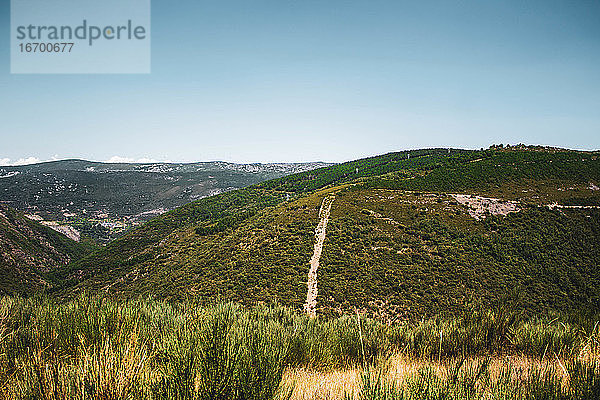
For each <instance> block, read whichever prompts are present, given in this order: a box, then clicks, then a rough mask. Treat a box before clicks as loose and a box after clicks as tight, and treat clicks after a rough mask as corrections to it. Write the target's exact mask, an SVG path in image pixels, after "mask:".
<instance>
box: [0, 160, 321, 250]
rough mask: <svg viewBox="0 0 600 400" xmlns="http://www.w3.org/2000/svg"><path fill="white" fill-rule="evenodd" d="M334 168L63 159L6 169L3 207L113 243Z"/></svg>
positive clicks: (0, 189) (0, 177) (1, 182)
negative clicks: (178, 212) (167, 218)
mask: <svg viewBox="0 0 600 400" xmlns="http://www.w3.org/2000/svg"><path fill="white" fill-rule="evenodd" d="M328 165H331V164H327V163H322V162H312V163H268V164H260V163H254V164H235V163H229V162H220V161H215V162H197V163H101V162H94V161H85V160H62V161H51V162H44V163H38V164H30V165H21V166H3V167H0V202H1V203H4V204H5V205H8V206H10V207H12V208H15V209H18V210H21V211H23V212H26V213H28V214H29V215H30V216H31V217H32V218H35V219H38V220H40V221H41V222H43V223H46V224H48V225H51V227H53V228H55V229H56V228H59V227H60V226H61V225H62V226H65V225H66V226H67V227H71V228H73V229H76V230H77V232H81V233H83V234H85V235H88V236H90V237H93V238H94V239H97V240H100V241H103V242H106V241H108V240H109V239H111V238H113V237H115V236H117V235H118V234H119V233H120V232H122V231H124V230H126V229H128V228H130V227H131V226H135V225H138V224H139V223H141V222H143V221H146V220H148V219H150V218H152V217H154V216H156V215H160V214H161V213H164V212H165V211H167V210H170V209H173V208H175V207H178V206H181V205H183V204H185V203H188V202H190V201H194V200H198V199H201V198H203V197H206V196H211V195H215V194H218V193H222V192H226V191H229V190H233V189H239V188H242V187H245V186H248V185H252V184H255V183H258V182H261V181H264V180H268V179H272V178H278V177H282V176H285V175H289V174H292V173H297V172H303V171H307V170H311V169H315V168H320V167H324V166H328ZM44 221H45V222H44ZM61 229H63V230H65V229H66V228H61Z"/></svg>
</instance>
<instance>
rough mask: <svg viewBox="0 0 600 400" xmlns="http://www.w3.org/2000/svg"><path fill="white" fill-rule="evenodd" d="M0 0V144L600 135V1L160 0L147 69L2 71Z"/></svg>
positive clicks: (51, 148) (144, 152)
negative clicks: (143, 71)
mask: <svg viewBox="0 0 600 400" xmlns="http://www.w3.org/2000/svg"><path fill="white" fill-rule="evenodd" d="M452 3H453V4H452ZM0 13H1V15H0V26H1V31H0V32H1V34H0V110H1V111H0V120H1V125H0V137H1V141H0V159H2V158H9V159H11V160H13V161H14V160H15V159H18V158H21V157H36V158H39V159H42V160H44V159H49V158H51V157H53V156H58V157H59V158H69V157H78V158H87V159H95V160H106V159H108V158H110V157H112V156H121V157H130V158H133V159H138V158H153V159H169V160H174V161H194V160H229V161H244V162H246V161H263V162H268V161H313V160H323V161H341V160H347V159H354V158H358V157H361V156H365V155H372V154H379V153H385V152H389V151H394V150H401V149H407V148H420V147H437V146H441V147H448V146H455V147H466V148H479V147H487V146H488V145H490V144H492V143H518V142H524V143H535V144H547V145H556V146H564V147H570V148H579V149H597V148H600V2H599V1H562V2H557V1H552V0H541V1H523V0H519V1H457V2H450V1H440V2H430V1H414V2H403V1H398V0H396V1H373V0H369V1H366V0H365V1H354V2H351V1H335V0H329V1H311V0H303V1H284V0H273V1H259V0H245V1H226V0H224V1H210V2H207V1H197V0H183V1H166V0H153V2H152V27H151V30H152V73H151V74H149V75H11V74H10V73H9V70H10V60H9V21H10V13H9V4H8V1H7V0H2V8H1V10H0Z"/></svg>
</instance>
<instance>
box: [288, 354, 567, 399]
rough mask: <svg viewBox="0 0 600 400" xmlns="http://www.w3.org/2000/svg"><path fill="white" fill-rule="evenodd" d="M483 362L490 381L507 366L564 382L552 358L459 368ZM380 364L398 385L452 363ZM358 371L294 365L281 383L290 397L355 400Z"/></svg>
mask: <svg viewBox="0 0 600 400" xmlns="http://www.w3.org/2000/svg"><path fill="white" fill-rule="evenodd" d="M454 362H456V360H455V361H454ZM483 362H488V363H489V364H488V371H489V376H490V378H491V379H492V380H493V381H494V380H498V379H499V378H500V376H501V374H502V373H503V372H505V371H506V368H508V367H509V368H510V369H511V375H512V376H513V377H514V379H515V380H517V379H518V380H523V381H525V380H527V379H528V378H529V377H530V375H531V373H532V371H545V372H547V373H551V374H555V375H557V376H558V377H560V379H561V380H562V381H563V384H565V385H566V384H568V379H569V378H568V373H567V372H566V370H564V369H563V368H562V367H561V365H564V361H560V362H559V361H558V359H556V358H555V359H552V358H548V359H545V360H539V359H535V358H530V357H524V356H502V357H494V358H489V359H486V358H483V357H478V358H470V359H468V360H465V361H464V363H463V364H462V368H465V369H470V370H476V369H477V368H478V367H479V366H480V365H481V364H482V363H483ZM381 365H382V366H383V367H384V370H385V371H386V377H387V378H388V379H389V380H390V381H392V382H395V383H396V384H397V385H398V387H400V386H402V385H403V384H404V382H405V381H406V380H407V379H408V378H410V377H411V376H415V375H416V374H418V372H419V371H420V370H422V369H423V368H425V367H428V368H431V369H433V371H434V372H435V374H436V375H438V376H439V377H441V378H444V379H445V378H447V377H448V375H449V373H450V369H451V368H452V362H434V361H427V360H422V359H417V358H413V357H410V356H407V355H403V354H395V355H393V356H391V357H390V358H388V359H387V360H385V361H383V362H382V363H381ZM362 371H363V370H362V369H361V368H358V367H357V368H353V369H344V370H335V371H316V370H307V369H304V368H295V369H288V370H287V371H286V372H285V374H284V376H283V381H282V382H283V384H284V385H286V386H293V387H294V390H293V393H292V397H291V400H325V399H327V400H333V399H344V395H345V394H348V395H350V396H351V398H354V399H358V398H359V393H360V388H361V373H362Z"/></svg>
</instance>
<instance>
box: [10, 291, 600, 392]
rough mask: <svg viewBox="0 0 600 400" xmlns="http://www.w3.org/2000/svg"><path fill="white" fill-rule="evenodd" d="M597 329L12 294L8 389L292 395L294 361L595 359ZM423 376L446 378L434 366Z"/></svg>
mask: <svg viewBox="0 0 600 400" xmlns="http://www.w3.org/2000/svg"><path fill="white" fill-rule="evenodd" d="M589 326H593V328H589ZM599 338H600V329H598V325H597V324H596V325H595V326H594V325H593V324H591V323H589V321H588V322H586V323H585V324H582V325H577V324H575V323H573V322H571V323H569V322H567V320H566V319H562V320H561V319H555V320H544V319H541V318H536V319H527V320H525V319H521V318H518V317H516V316H514V315H513V314H503V313H498V312H489V311H486V312H477V313H475V312H474V313H473V314H472V315H467V316H464V317H462V318H449V319H444V318H432V319H427V320H423V321H419V322H407V323H404V324H400V325H392V326H389V325H385V324H382V323H379V322H377V321H375V320H372V319H368V318H363V317H359V316H343V317H340V318H336V319H323V320H322V319H319V318H316V319H314V318H313V319H311V318H307V317H306V316H304V315H302V314H298V313H297V312H295V311H294V310H291V309H288V308H284V307H281V306H277V305H260V306H256V307H253V308H243V307H241V306H238V305H235V304H231V303H217V304H213V305H209V306H199V305H198V304H196V303H195V302H193V301H186V302H179V303H168V302H166V301H156V300H126V301H116V300H110V299H103V298H100V297H94V296H81V297H79V298H77V299H74V300H71V301H69V302H64V303H59V302H56V301H54V300H51V299H40V298H27V299H22V298H9V297H3V298H0V399H2V398H5V399H248V400H253V399H256V400H259V399H273V398H285V397H287V396H289V395H290V393H289V389H290V388H287V387H283V386H282V384H281V382H282V376H283V374H284V371H285V370H286V368H296V367H303V368H310V369H321V370H327V369H333V368H350V367H355V366H359V367H361V368H365V369H366V370H367V371H369V368H372V367H370V366H373V365H377V364H378V363H379V362H380V360H383V359H386V358H387V356H389V355H390V354H391V353H392V352H402V353H404V354H406V355H409V356H411V357H417V358H419V359H424V360H427V359H429V360H435V361H437V362H447V361H448V360H454V359H461V358H464V357H471V356H478V355H479V356H480V355H484V356H485V355H491V354H501V353H506V352H510V353H519V354H526V355H530V356H534V357H537V358H539V359H545V360H554V359H555V358H556V359H557V360H558V359H560V360H566V361H565V362H567V361H569V360H572V359H576V358H582V359H583V358H585V359H586V360H597V358H598V353H599V352H598V350H599V348H600V346H599V345H598V343H599ZM448 362H449V361H448ZM590 362H592V361H590ZM588 364H589V363H588ZM588 364H585V365H588ZM581 365H584V364H581ZM565 368H566V367H565ZM569 368H571V367H569ZM572 368H575V367H572ZM578 368H579V367H578ZM581 368H583V367H581ZM461 371H462V370H461ZM573 371H575V369H574V370H573ZM577 371H579V370H577ZM577 371H576V373H574V375H573V376H572V378H571V382H572V383H573V384H575V383H577V382H579V383H577V384H581V385H583V386H582V387H589V385H592V386H593V384H595V383H593V382H595V381H593V382H592V383H589V382H588V381H586V380H585V379H583V378H582V379H583V380H576V379H573V377H582V376H589V374H588V375H585V374H583V373H580V372H577ZM424 373H425V372H424ZM586 373H587V372H586ZM461 374H463V375H464V373H463V372H461ZM463 375H460V376H463ZM419 376H421V375H419ZM457 376H459V375H457ZM467 376H468V375H464V377H465V379H466V377H467ZM380 378H381V379H379V381H377V380H375V381H373V382H372V381H371V380H370V379H369V380H368V382H367V381H365V382H367V383H365V385H364V390H363V394H364V395H365V396H366V395H367V394H365V393H379V392H381V390H383V392H385V393H388V394H386V395H385V396H392V395H394V396H396V395H395V394H394V393H396V392H394V390H392V389H390V388H389V386H385V385H386V383H385V382H386V381H385V380H384V379H383V375H382V376H380ZM415 379H417V378H415ZM419 379H424V380H426V381H427V382H428V384H431V385H438V386H439V384H441V383H440V382H441V381H440V382H438V381H437V380H436V379H438V377H435V376H433V375H431V374H430V375H423V377H422V378H419ZM457 379H458V378H457ZM461 379H462V378H461ZM591 379H592V380H593V379H597V377H595V375H594V376H592V378H591ZM415 382H419V381H415ZM461 382H465V381H464V379H463V381H461ZM544 382H545V381H544ZM544 382H541V381H540V383H539V384H540V385H541V384H542V383H543V384H544V385H545V384H546V383H544ZM586 382H587V383H586ZM407 385H408V384H407ZM586 385H587V386H586ZM405 386H406V385H405ZM409 386H410V385H408V386H406V387H409ZM436 387H437V386H436ZM382 388H383V389H382ZM388 389H389V390H388ZM396 389H397V388H396ZM403 390H404V389H403ZM383 392H382V393H383ZM402 393H403V392H402ZM373 396H375V397H373V398H380V397H376V396H377V395H373ZM383 398H387V397H383ZM425 398H428V397H425Z"/></svg>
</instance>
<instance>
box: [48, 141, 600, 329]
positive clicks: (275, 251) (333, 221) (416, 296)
mask: <svg viewBox="0 0 600 400" xmlns="http://www.w3.org/2000/svg"><path fill="white" fill-rule="evenodd" d="M599 156H600V153H599V152H582V151H573V150H564V149H555V148H547V147H540V146H513V147H504V146H502V147H496V146H494V147H492V148H490V149H486V150H462V149H447V148H444V149H423V150H411V151H403V152H396V153H389V154H385V155H381V156H376V157H370V158H365V159H360V160H356V161H352V162H347V163H342V164H336V165H332V166H327V167H323V168H318V169H314V170H309V171H303V172H300V173H296V174H292V175H289V176H285V177H280V178H276V179H271V180H267V181H263V182H259V183H255V184H253V185H250V186H247V187H245V188H241V189H237V190H232V191H228V192H226V193H220V194H217V195H213V196H210V197H206V198H202V199H199V200H196V201H193V202H190V203H187V204H185V205H183V206H181V207H178V208H175V209H173V210H171V211H169V212H166V213H164V214H162V215H160V216H157V217H156V218H153V219H151V220H150V221H148V222H146V223H144V224H143V225H140V226H138V227H135V228H133V229H131V230H129V231H128V232H126V233H125V234H124V235H123V236H122V237H120V238H118V239H116V240H113V241H111V242H110V243H108V244H107V245H106V246H102V247H94V248H89V249H88V251H89V253H87V255H84V256H81V257H72V258H71V259H70V260H69V262H67V263H64V262H63V263H59V264H58V265H57V266H56V267H54V268H50V269H46V270H42V271H41V272H40V276H43V279H44V280H45V281H46V282H47V284H46V285H45V287H46V292H47V293H49V294H50V295H52V296H58V297H73V296H77V295H78V294H79V293H82V292H87V293H90V292H91V293H104V294H108V295H110V296H112V297H117V298H119V297H137V296H152V297H157V298H167V299H181V298H188V297H192V298H196V299H198V300H199V301H201V302H211V301H214V299H222V300H232V301H236V302H241V303H246V304H254V303H256V302H266V303H273V302H277V303H280V304H284V305H288V306H291V307H294V308H296V309H302V308H304V309H306V310H309V311H311V310H312V311H314V312H315V313H316V314H318V315H339V314H344V313H354V312H355V311H356V310H360V311H362V312H365V313H368V314H369V315H372V316H375V317H377V318H380V319H383V320H387V321H393V320H397V319H409V318H415V317H418V316H424V315H439V314H440V313H442V314H443V313H449V314H453V313H459V312H462V311H464V310H466V309H470V308H473V307H477V306H486V307H504V306H510V307H515V308H518V309H520V310H522V311H523V312H525V313H542V312H543V313H549V312H550V313H551V312H553V311H559V310H560V311H566V312H570V311H573V312H575V311H578V312H580V311H585V312H598V311H600V290H599V289H598V288H600V271H599V270H598V265H599V263H600V245H599V243H600V188H599V186H600V159H599ZM312 311H311V312H312Z"/></svg>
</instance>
